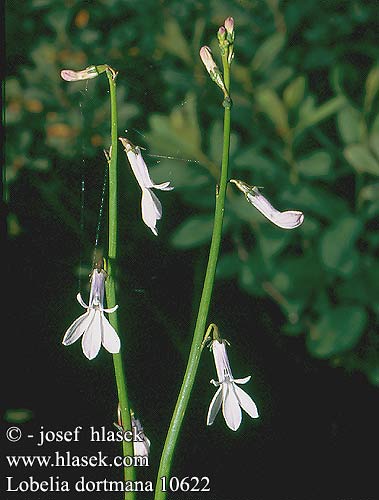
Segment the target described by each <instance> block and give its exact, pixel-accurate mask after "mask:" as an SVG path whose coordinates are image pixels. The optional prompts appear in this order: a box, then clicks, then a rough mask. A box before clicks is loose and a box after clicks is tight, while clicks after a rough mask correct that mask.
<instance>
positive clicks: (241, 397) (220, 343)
mask: <svg viewBox="0 0 379 500" xmlns="http://www.w3.org/2000/svg"><path fill="white" fill-rule="evenodd" d="M225 343H226V341H225V340H213V341H212V344H211V350H212V353H213V357H214V361H215V365H216V371H217V377H218V381H215V380H211V384H213V385H215V386H216V387H218V389H217V392H216V394H215V395H214V396H213V399H212V401H211V404H210V405H209V410H208V416H207V425H212V424H213V422H214V419H215V418H216V415H217V413H218V412H219V410H220V408H221V407H222V413H223V415H224V418H225V422H226V424H227V426H228V427H229V428H230V429H232V430H233V431H236V430H237V429H238V427H239V426H240V424H241V420H242V412H241V408H243V409H244V410H245V412H246V413H247V414H248V415H250V417H251V418H258V416H259V415H258V409H257V407H256V405H255V403H254V401H253V400H252V399H251V397H250V396H249V395H248V394H246V392H245V391H243V390H242V389H241V388H240V387H238V385H236V384H246V382H248V381H249V380H250V378H251V376H250V375H249V376H248V377H245V378H233V374H232V370H231V368H230V364H229V359H228V355H227V353H226V348H225Z"/></svg>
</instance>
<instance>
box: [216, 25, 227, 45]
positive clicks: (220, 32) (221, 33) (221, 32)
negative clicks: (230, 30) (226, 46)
mask: <svg viewBox="0 0 379 500" xmlns="http://www.w3.org/2000/svg"><path fill="white" fill-rule="evenodd" d="M217 38H218V41H219V43H222V42H224V41H225V40H226V29H225V26H220V27H219V29H218V32H217Z"/></svg>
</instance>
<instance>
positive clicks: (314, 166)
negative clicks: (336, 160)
mask: <svg viewBox="0 0 379 500" xmlns="http://www.w3.org/2000/svg"><path fill="white" fill-rule="evenodd" d="M297 166H298V170H299V173H300V174H301V175H302V176H303V177H306V178H308V179H319V178H323V177H327V176H328V175H329V174H330V172H331V166H332V158H331V156H330V154H329V153H328V152H327V151H322V150H319V151H315V152H313V153H311V154H310V155H308V156H306V157H304V158H302V159H300V160H299V161H298V164H297Z"/></svg>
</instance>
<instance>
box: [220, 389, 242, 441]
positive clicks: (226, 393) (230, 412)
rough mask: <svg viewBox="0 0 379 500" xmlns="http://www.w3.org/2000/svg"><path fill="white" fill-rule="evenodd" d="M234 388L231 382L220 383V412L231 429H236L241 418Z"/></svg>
mask: <svg viewBox="0 0 379 500" xmlns="http://www.w3.org/2000/svg"><path fill="white" fill-rule="evenodd" d="M234 389H235V385H234V384H233V383H232V382H225V383H224V384H222V392H223V398H222V399H223V401H222V413H223V415H224V418H225V422H226V424H227V426H228V427H229V428H230V429H232V431H236V430H237V429H238V427H239V426H240V425H241V420H242V412H241V408H240V405H239V401H238V398H237V395H236V393H235V390H234ZM241 390H242V389H241Z"/></svg>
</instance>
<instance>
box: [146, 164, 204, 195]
mask: <svg viewBox="0 0 379 500" xmlns="http://www.w3.org/2000/svg"><path fill="white" fill-rule="evenodd" d="M150 173H151V177H152V179H153V180H154V182H156V183H157V184H159V183H161V182H166V181H170V182H171V185H172V186H174V188H183V189H184V188H186V189H189V190H192V189H198V188H200V187H202V186H206V185H207V184H208V183H209V179H210V177H209V174H208V173H207V172H206V171H205V169H204V168H203V167H201V166H200V165H199V164H196V163H195V164H194V163H191V162H187V161H181V160H176V159H169V158H167V159H166V158H165V159H163V160H161V161H160V162H159V164H158V165H156V166H155V167H152V168H151V169H150Z"/></svg>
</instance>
